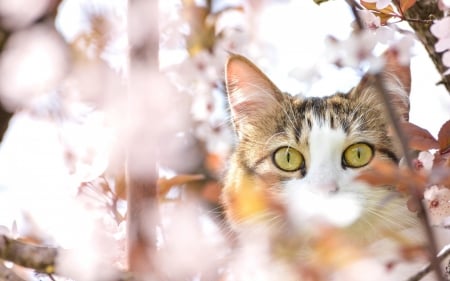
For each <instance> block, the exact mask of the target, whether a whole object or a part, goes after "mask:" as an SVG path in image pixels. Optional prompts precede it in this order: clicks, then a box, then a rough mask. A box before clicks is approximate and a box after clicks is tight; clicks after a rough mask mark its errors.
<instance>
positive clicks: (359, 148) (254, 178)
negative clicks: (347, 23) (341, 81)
mask: <svg viewBox="0 0 450 281" xmlns="http://www.w3.org/2000/svg"><path fill="white" fill-rule="evenodd" d="M386 58H387V60H386V61H387V63H386V67H385V70H384V71H383V72H382V74H381V77H382V80H383V85H384V86H385V88H386V90H387V93H388V96H389V99H390V101H391V102H392V103H393V104H394V108H396V112H397V118H398V119H400V120H401V119H407V118H408V111H409V101H408V95H409V83H410V82H409V81H410V77H409V67H403V66H400V65H399V64H397V63H396V60H395V57H394V56H393V55H392V54H388V55H386ZM226 87H227V92H228V99H229V105H230V110H231V117H232V121H233V125H234V128H235V131H236V134H237V136H238V144H237V147H236V151H235V154H234V156H233V158H232V160H231V164H230V169H229V172H228V175H227V179H226V183H225V187H224V196H223V198H224V202H225V207H226V209H227V214H228V217H229V219H230V220H231V221H232V222H233V223H239V222H241V221H245V220H248V219H252V218H253V217H254V216H257V215H258V214H264V213H267V212H268V210H270V209H274V208H275V209H276V208H277V207H276V206H278V207H280V208H281V209H284V210H287V212H288V213H290V214H291V218H292V216H294V217H295V216H297V215H299V216H301V215H302V213H303V214H304V213H305V212H307V210H306V209H305V208H301V207H302V206H307V204H308V203H310V202H306V201H308V200H309V199H308V196H307V195H306V194H313V195H314V194H324V195H325V196H330V197H332V196H335V195H342V194H346V195H350V196H353V197H354V198H357V200H359V202H360V206H359V207H360V208H363V209H365V208H368V206H372V205H373V206H372V207H370V208H376V207H375V206H379V204H381V203H380V202H381V201H383V200H385V199H386V198H385V197H387V193H389V192H391V191H389V189H386V188H372V187H368V186H367V185H365V184H360V183H356V182H355V180H354V179H355V177H356V176H357V175H358V174H359V173H360V172H361V171H362V170H364V169H367V168H368V167H370V165H371V163H373V161H374V160H375V159H383V160H388V161H392V162H398V161H399V159H400V157H401V155H400V154H399V151H398V149H397V147H398V145H397V142H396V140H395V138H394V137H393V136H391V135H392V134H391V132H390V131H391V130H390V122H389V120H388V118H387V117H386V114H385V108H384V104H383V103H382V102H381V100H380V98H379V94H378V93H377V91H378V85H377V82H376V80H375V79H374V77H373V76H371V75H367V76H365V77H364V78H363V79H362V80H361V82H360V83H359V85H357V86H356V87H355V88H353V89H352V90H351V91H350V92H349V93H346V94H343V93H337V94H334V95H331V96H327V97H324V98H303V97H295V96H291V95H289V94H286V93H283V92H282V91H280V90H279V89H278V88H277V87H276V86H275V85H274V83H272V82H271V81H270V80H269V79H268V78H267V76H266V75H264V74H263V72H262V71H261V70H259V69H258V68H257V67H256V66H255V65H254V64H253V63H251V62H250V61H249V60H247V59H246V58H244V57H242V56H239V55H232V56H231V57H230V58H229V60H228V62H227V64H226ZM302 200H304V201H302ZM299 206H300V209H299V208H298V207H299ZM403 207H404V206H403ZM331 211H340V210H331ZM297 212H300V214H297ZM364 212H365V210H363V211H362V213H363V215H364ZM371 212H374V213H376V211H375V210H370V211H369V213H371Z"/></svg>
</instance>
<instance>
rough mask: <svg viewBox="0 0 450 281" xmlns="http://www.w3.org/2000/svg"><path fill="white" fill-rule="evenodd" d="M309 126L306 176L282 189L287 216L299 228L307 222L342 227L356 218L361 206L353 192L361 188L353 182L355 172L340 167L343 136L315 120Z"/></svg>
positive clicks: (338, 130)
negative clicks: (310, 127)
mask: <svg viewBox="0 0 450 281" xmlns="http://www.w3.org/2000/svg"><path fill="white" fill-rule="evenodd" d="M313 124H314V125H313V127H312V130H311V132H310V135H309V139H308V141H309V151H308V154H309V157H308V159H309V161H307V164H306V175H305V177H304V178H301V179H295V180H291V181H289V182H287V183H286V184H285V187H284V190H285V195H286V198H285V200H286V205H287V209H288V214H289V216H290V218H291V220H292V222H293V223H294V224H297V225H298V226H300V227H305V225H311V222H313V225H314V224H315V223H328V224H332V225H335V226H339V227H345V226H348V225H350V224H351V223H353V222H354V221H355V220H356V219H358V218H359V216H360V215H361V213H362V210H363V204H364V202H363V201H364V199H362V198H361V195H360V194H358V192H356V191H357V190H361V188H360V187H359V184H358V183H354V182H353V178H354V176H355V174H356V172H355V171H354V170H352V169H344V168H343V167H342V153H343V151H344V149H345V148H346V145H348V143H347V142H346V138H347V136H346V134H345V132H344V131H343V130H342V129H332V128H331V127H330V126H329V124H326V123H325V124H323V125H321V126H319V125H318V124H320V123H319V122H318V121H317V120H315V122H313ZM355 185H357V186H358V188H357V187H356V186H355ZM361 191H362V190H361ZM312 227H313V226H312Z"/></svg>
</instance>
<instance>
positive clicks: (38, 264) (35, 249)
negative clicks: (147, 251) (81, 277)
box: [0, 235, 139, 281]
mask: <svg viewBox="0 0 450 281" xmlns="http://www.w3.org/2000/svg"><path fill="white" fill-rule="evenodd" d="M61 251H69V250H63V249H59V248H54V247H45V246H37V245H32V244H28V243H24V242H22V241H19V240H16V239H13V238H10V237H8V236H6V235H0V280H1V281H24V280H23V279H22V278H20V277H19V276H18V275H17V274H15V273H14V271H13V270H11V269H9V268H7V267H6V266H4V265H3V263H2V262H1V260H5V261H9V262H12V263H14V264H16V265H19V266H22V267H25V268H29V269H32V270H35V271H37V272H40V273H44V274H55V273H56V274H61V273H60V272H58V268H57V266H56V265H57V259H58V256H60V253H61ZM99 270H101V269H99ZM138 280H139V279H137V278H136V277H135V276H134V275H133V274H131V273H129V272H121V271H119V270H117V272H116V274H115V277H114V278H113V279H111V280H109V281H138ZM103 281H105V280H103Z"/></svg>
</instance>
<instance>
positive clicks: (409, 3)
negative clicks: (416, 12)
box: [400, 0, 416, 13]
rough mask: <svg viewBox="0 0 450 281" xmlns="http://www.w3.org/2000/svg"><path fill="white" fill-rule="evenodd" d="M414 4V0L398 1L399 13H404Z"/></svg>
mask: <svg viewBox="0 0 450 281" xmlns="http://www.w3.org/2000/svg"><path fill="white" fill-rule="evenodd" d="M414 4H416V0H400V11H401V12H402V13H405V12H406V11H407V10H408V9H409V8H411V7H412V6H414Z"/></svg>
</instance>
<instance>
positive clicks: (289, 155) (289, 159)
mask: <svg viewBox="0 0 450 281" xmlns="http://www.w3.org/2000/svg"><path fill="white" fill-rule="evenodd" d="M286 161H287V162H288V163H289V162H291V154H290V153H289V152H287V153H286Z"/></svg>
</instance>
